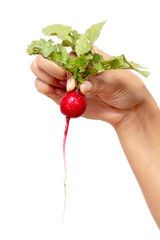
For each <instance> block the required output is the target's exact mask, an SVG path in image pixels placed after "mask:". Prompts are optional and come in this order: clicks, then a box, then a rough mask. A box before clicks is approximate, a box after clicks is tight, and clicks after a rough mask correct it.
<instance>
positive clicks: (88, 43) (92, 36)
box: [75, 21, 106, 56]
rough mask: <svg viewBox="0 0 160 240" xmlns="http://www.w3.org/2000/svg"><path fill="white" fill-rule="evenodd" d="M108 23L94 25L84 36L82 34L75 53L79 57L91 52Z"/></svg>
mask: <svg viewBox="0 0 160 240" xmlns="http://www.w3.org/2000/svg"><path fill="white" fill-rule="evenodd" d="M105 22H106V21H104V22H101V23H97V24H94V25H92V26H91V27H90V28H89V29H87V30H86V32H85V33H84V34H81V35H80V37H79V38H78V40H77V41H76V47H75V51H76V53H77V55H78V56H80V55H82V54H84V53H86V52H88V51H90V50H91V49H92V47H93V43H94V42H95V41H96V40H97V38H98V37H99V35H100V32H101V30H102V28H103V26H104V24H105Z"/></svg>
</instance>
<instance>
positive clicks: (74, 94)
mask: <svg viewBox="0 0 160 240" xmlns="http://www.w3.org/2000/svg"><path fill="white" fill-rule="evenodd" d="M86 108H87V101H86V98H85V96H84V95H83V94H82V93H81V92H80V91H79V90H78V89H76V90H74V91H71V92H68V93H66V95H64V97H63V98H62V99H61V102H60V110H61V112H62V113H63V114H64V115H65V116H66V117H68V118H77V117H80V116H81V115H82V114H83V113H84V112H85V110H86Z"/></svg>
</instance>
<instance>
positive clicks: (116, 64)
mask: <svg viewBox="0 0 160 240" xmlns="http://www.w3.org/2000/svg"><path fill="white" fill-rule="evenodd" d="M103 66H104V69H105V70H111V69H133V70H135V71H137V72H139V73H140V74H141V75H143V76H144V77H148V76H149V72H148V71H142V70H141V69H143V68H145V67H142V66H140V65H139V64H137V63H134V62H129V61H127V60H126V58H125V56H124V55H123V54H122V55H121V56H119V57H112V58H110V59H109V60H107V61H104V62H103ZM145 69H146V68H145Z"/></svg>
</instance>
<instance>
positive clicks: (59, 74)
mask: <svg viewBox="0 0 160 240" xmlns="http://www.w3.org/2000/svg"><path fill="white" fill-rule="evenodd" d="M36 63H37V65H38V67H39V68H41V69H42V70H44V71H45V72H47V73H48V74H49V75H51V76H54V77H55V78H57V79H61V80H64V79H66V71H65V70H64V69H62V68H60V67H59V66H58V65H56V64H55V63H54V62H52V61H50V60H48V59H45V58H44V57H42V56H41V55H38V56H37V58H36Z"/></svg>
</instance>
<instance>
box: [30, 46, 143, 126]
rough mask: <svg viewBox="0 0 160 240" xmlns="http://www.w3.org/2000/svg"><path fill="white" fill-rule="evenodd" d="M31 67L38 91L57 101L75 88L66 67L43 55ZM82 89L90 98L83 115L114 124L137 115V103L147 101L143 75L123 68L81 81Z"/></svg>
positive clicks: (104, 55) (105, 55) (103, 54)
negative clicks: (135, 111) (140, 75)
mask: <svg viewBox="0 0 160 240" xmlns="http://www.w3.org/2000/svg"><path fill="white" fill-rule="evenodd" d="M93 53H98V54H100V55H102V56H103V58H104V59H105V60H107V59H109V58H110V56H109V55H108V54H106V53H104V52H102V51H101V50H99V49H98V48H96V47H94V49H93ZM71 54H72V56H74V55H75V54H74V53H71ZM75 57H76V56H75ZM31 69H32V71H33V72H34V73H35V75H36V76H37V78H36V81H35V86H36V88H37V90H38V91H39V92H41V93H43V94H45V95H46V96H48V97H50V98H51V99H52V100H54V101H55V102H56V103H58V104H59V103H60V99H61V98H62V96H63V95H64V94H65V92H66V87H67V91H71V90H73V89H74V88H75V81H74V79H73V77H72V76H71V74H67V73H66V71H65V70H63V69H61V68H60V67H58V66H57V65H56V64H54V63H53V62H51V61H49V60H47V59H45V58H43V57H42V56H41V55H38V56H37V58H36V59H35V60H34V61H33V62H32V65H31ZM66 85H67V86H66ZM80 90H81V92H82V93H83V94H84V95H85V96H86V98H87V110H86V112H85V113H84V114H83V116H84V117H86V118H90V119H97V120H103V121H106V122H109V123H110V124H112V125H113V126H116V125H118V124H119V123H120V122H122V121H123V120H124V119H126V118H127V117H128V116H130V115H132V114H134V110H135V108H136V106H138V105H140V103H142V102H143V101H144V98H145V92H146V88H145V86H144V84H143V82H142V81H141V80H140V78H138V77H137V76H136V75H135V74H133V73H132V72H131V71H129V70H124V69H123V70H109V71H105V72H102V73H99V74H96V75H94V76H91V77H88V78H87V79H86V80H85V81H84V83H82V84H81V86H80Z"/></svg>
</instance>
